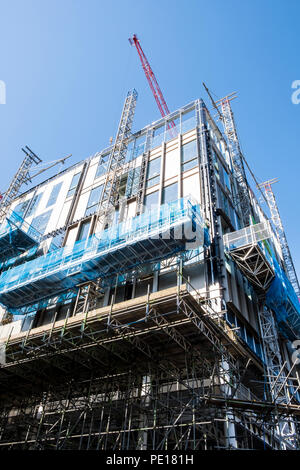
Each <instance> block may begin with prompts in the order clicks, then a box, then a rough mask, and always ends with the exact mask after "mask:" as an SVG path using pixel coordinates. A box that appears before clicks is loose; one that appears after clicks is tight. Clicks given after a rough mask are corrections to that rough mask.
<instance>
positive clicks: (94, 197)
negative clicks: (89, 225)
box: [84, 184, 103, 217]
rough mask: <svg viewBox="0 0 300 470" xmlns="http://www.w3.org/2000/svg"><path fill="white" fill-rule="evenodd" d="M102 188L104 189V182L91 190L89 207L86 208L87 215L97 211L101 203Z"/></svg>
mask: <svg viewBox="0 0 300 470" xmlns="http://www.w3.org/2000/svg"><path fill="white" fill-rule="evenodd" d="M102 190H103V184H101V185H100V186H97V187H96V188H93V189H92V190H91V192H90V197H89V200H88V203H87V207H86V210H85V214H84V215H85V217H86V216H88V215H91V214H93V213H94V212H96V210H97V206H98V204H99V201H100V197H101V194H102Z"/></svg>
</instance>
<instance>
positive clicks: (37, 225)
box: [31, 209, 52, 235]
mask: <svg viewBox="0 0 300 470" xmlns="http://www.w3.org/2000/svg"><path fill="white" fill-rule="evenodd" d="M51 212H52V209H51V210H49V211H47V212H44V213H43V214H40V215H38V216H37V217H35V218H34V219H33V220H32V222H31V226H32V227H33V228H34V229H35V230H37V231H38V232H39V233H41V234H42V235H43V234H44V233H45V230H46V228H47V225H48V222H49V219H50V216H51Z"/></svg>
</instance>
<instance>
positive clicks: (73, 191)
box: [67, 173, 81, 197]
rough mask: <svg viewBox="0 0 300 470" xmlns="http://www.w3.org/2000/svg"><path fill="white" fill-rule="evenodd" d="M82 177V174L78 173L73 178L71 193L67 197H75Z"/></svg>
mask: <svg viewBox="0 0 300 470" xmlns="http://www.w3.org/2000/svg"><path fill="white" fill-rule="evenodd" d="M80 175H81V173H76V174H75V175H74V176H73V178H72V181H71V185H70V188H69V191H68V194H67V197H70V196H73V194H74V193H75V190H76V187H77V184H78V181H79V178H80Z"/></svg>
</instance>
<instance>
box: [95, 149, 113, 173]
mask: <svg viewBox="0 0 300 470" xmlns="http://www.w3.org/2000/svg"><path fill="white" fill-rule="evenodd" d="M109 155H110V154H109V153H108V154H106V155H103V156H101V157H100V160H99V163H98V167H97V171H96V176H95V178H100V176H102V175H104V174H105V173H106V172H107V169H108V162H109Z"/></svg>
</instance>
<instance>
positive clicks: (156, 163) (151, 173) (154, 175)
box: [146, 157, 161, 188]
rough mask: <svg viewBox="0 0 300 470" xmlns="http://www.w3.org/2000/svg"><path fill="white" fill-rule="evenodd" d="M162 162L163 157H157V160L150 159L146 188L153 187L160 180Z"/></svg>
mask: <svg viewBox="0 0 300 470" xmlns="http://www.w3.org/2000/svg"><path fill="white" fill-rule="evenodd" d="M160 162H161V157H158V158H155V160H150V162H149V164H148V169H147V182H146V188H151V187H152V186H154V185H156V184H158V183H159V181H160Z"/></svg>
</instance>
